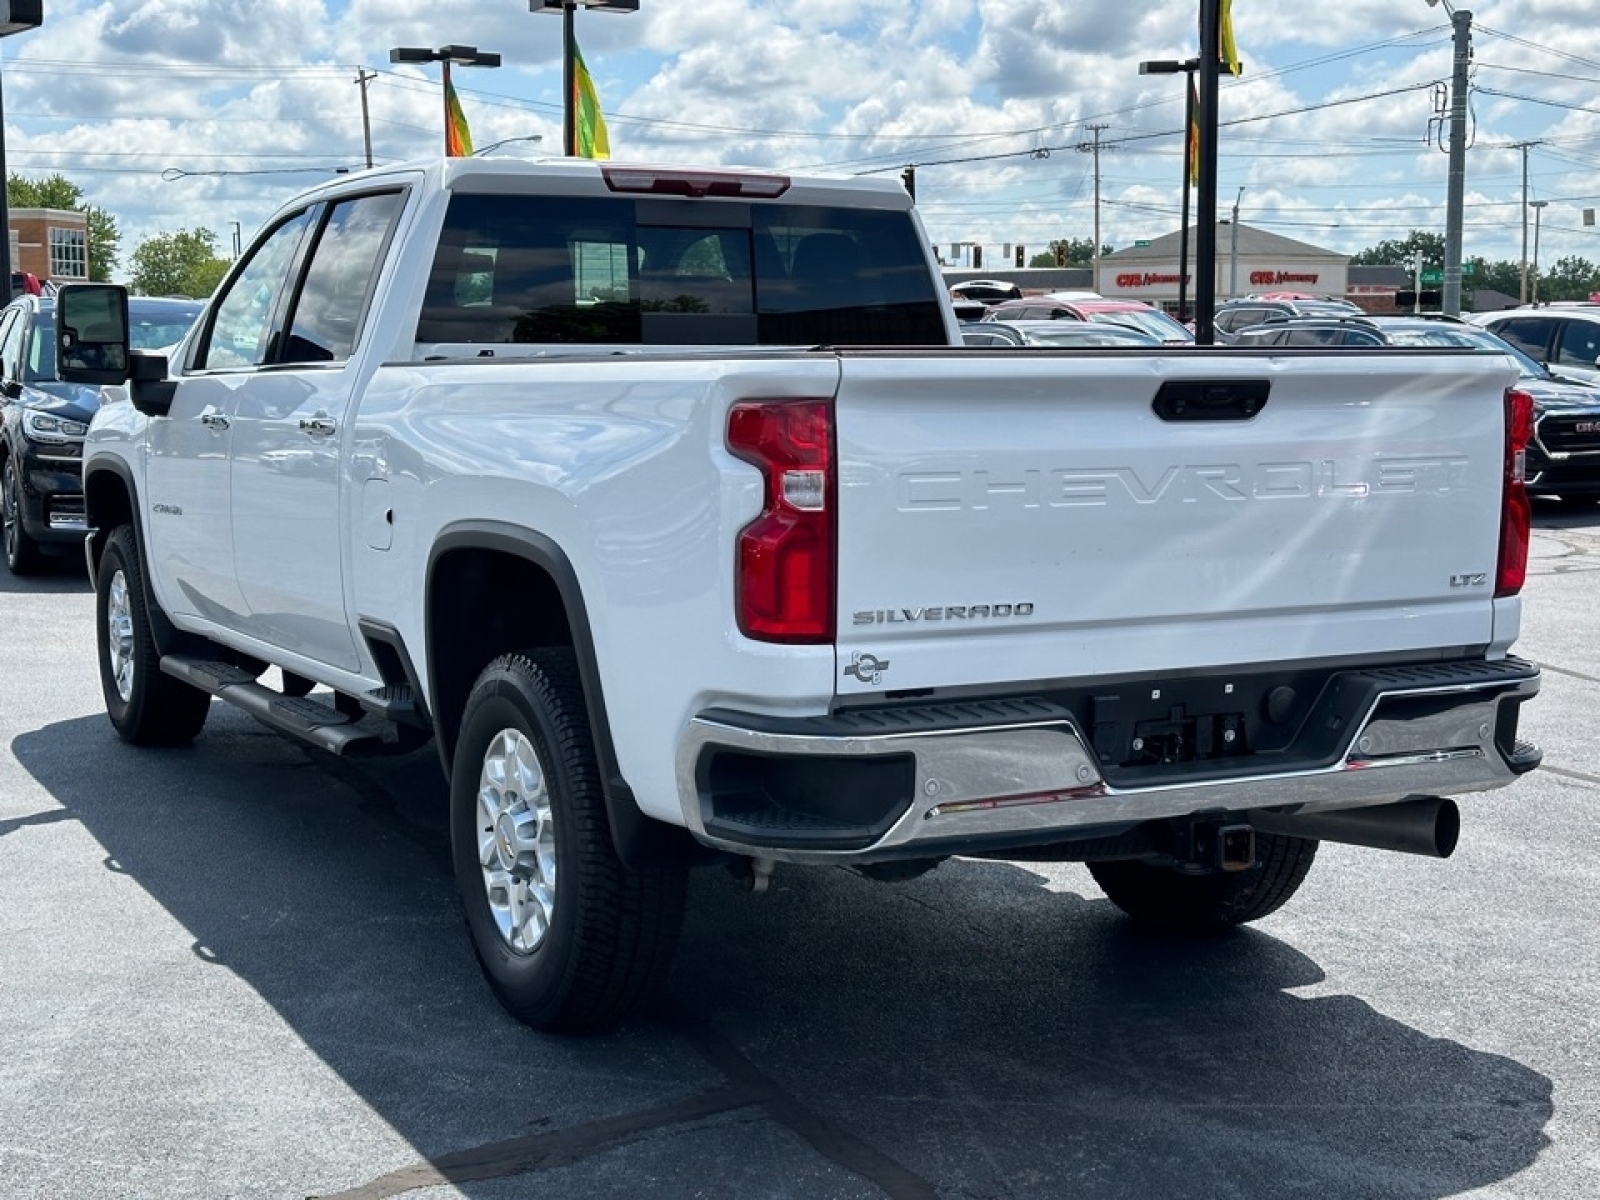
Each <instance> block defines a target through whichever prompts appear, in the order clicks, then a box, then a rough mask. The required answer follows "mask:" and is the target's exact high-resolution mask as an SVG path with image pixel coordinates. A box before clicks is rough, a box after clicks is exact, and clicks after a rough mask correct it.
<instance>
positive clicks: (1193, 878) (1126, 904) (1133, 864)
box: [1089, 832, 1317, 933]
mask: <svg viewBox="0 0 1600 1200" xmlns="http://www.w3.org/2000/svg"><path fill="white" fill-rule="evenodd" d="M1316 856H1317V843H1316V842H1314V841H1312V840H1311V839H1309V838H1298V837H1287V836H1285V835H1283V834H1276V833H1260V832H1257V834H1256V861H1255V864H1254V865H1253V866H1251V867H1249V868H1248V869H1247V870H1243V871H1212V872H1208V873H1206V874H1203V875H1185V874H1180V873H1179V872H1178V871H1176V870H1174V869H1173V868H1172V867H1158V866H1154V865H1152V864H1150V863H1146V862H1140V861H1138V860H1137V859H1119V860H1117V861H1114V862H1092V863H1090V864H1089V874H1091V875H1093V876H1094V881H1095V882H1096V883H1098V884H1099V885H1100V890H1101V891H1103V892H1105V894H1106V897H1107V899H1109V900H1110V901H1111V903H1113V904H1115V905H1116V906H1117V907H1118V908H1120V909H1121V910H1122V911H1123V912H1125V913H1127V914H1128V916H1129V917H1131V918H1132V919H1133V920H1134V921H1136V922H1138V923H1139V924H1141V925H1146V926H1149V927H1151V928H1154V929H1161V930H1165V931H1167V932H1172V933H1211V932H1216V931H1219V930H1222V929H1226V928H1228V927H1229V926H1231V925H1243V924H1245V923H1246V922H1248V921H1258V920H1260V919H1261V918H1262V917H1264V916H1266V915H1267V914H1269V913H1273V912H1276V911H1277V910H1278V909H1280V908H1282V907H1283V905H1284V904H1285V903H1287V902H1288V900H1289V897H1291V896H1293V895H1294V894H1295V892H1297V891H1298V890H1299V889H1300V885H1301V883H1303V882H1304V881H1305V877H1306V872H1307V871H1309V870H1311V863H1312V860H1313V859H1315V858H1316Z"/></svg>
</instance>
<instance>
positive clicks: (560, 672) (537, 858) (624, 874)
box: [450, 650, 687, 1029]
mask: <svg viewBox="0 0 1600 1200" xmlns="http://www.w3.org/2000/svg"><path fill="white" fill-rule="evenodd" d="M450 839H451V851H452V855H453V857H454V862H455V874H456V884H457V887H458V888H459V890H460V893H461V902H462V906H463V910H464V913H465V916H466V921H467V929H468V931H469V933H470V934H471V936H472V945H473V949H474V950H475V951H476V952H477V956H478V961H479V963H481V964H482V966H483V970H484V974H485V975H486V976H487V977H488V980H489V984H490V986H491V987H492V988H493V989H494V991H495V994H496V995H497V996H498V997H499V999H500V1002H501V1003H502V1004H504V1005H505V1007H506V1009H507V1010H508V1011H510V1012H511V1014H512V1015H513V1016H515V1017H516V1018H517V1019H518V1020H521V1021H525V1022H526V1023H528V1024H529V1025H534V1026H537V1027H539V1028H542V1029H593V1028H599V1027H602V1026H607V1025H613V1024H616V1023H617V1022H619V1021H621V1020H622V1019H623V1018H625V1017H626V1016H628V1015H629V1013H631V1012H632V1011H634V1009H636V1008H637V1007H638V1006H639V1005H640V1004H642V1003H643V1002H644V1001H645V1000H646V999H648V998H649V996H650V995H651V993H652V992H654V991H655V990H656V989H657V988H658V987H659V985H660V984H661V983H662V981H663V980H664V979H665V977H666V973H667V969H668V966H669V965H670V963H671V958H672V952H673V950H674V949H675V948H676V945H677V938H678V927H679V925H680V923H681V921H682V917H683V903H684V894H685V890H686V885H687V873H686V872H685V871H684V870H683V869H681V868H672V869H667V870H660V871H649V872H640V871H630V870H628V869H627V868H626V867H624V866H623V864H622V862H621V860H620V859H618V857H617V854H616V850H615V848H614V847H613V846H612V842H611V827H610V823H609V821H608V820H607V817H606V807H605V799H604V796H603V795H602V793H601V787H600V772H599V767H598V764H597V762H596V760H595V752H594V740H593V736H592V734H591V733H590V729H589V720H588V715H587V712H586V709H585V707H584V699H583V689H582V686H581V684H580V683H579V680H578V672H577V666H576V661H575V658H574V656H573V654H572V652H571V651H570V650H537V651H529V652H528V653H526V654H511V655H504V656H502V657H500V658H498V659H496V660H495V661H494V662H492V663H490V664H489V666H488V667H487V668H485V670H484V671H483V673H482V674H481V675H480V676H479V677H478V681H477V683H476V684H475V685H474V686H473V689H472V692H471V694H470V695H469V696H468V698H467V703H466V708H465V710H464V711H463V713H462V718H461V737H460V739H459V741H458V743H457V746H456V753H455V764H454V767H453V769H452V772H451V780H450Z"/></svg>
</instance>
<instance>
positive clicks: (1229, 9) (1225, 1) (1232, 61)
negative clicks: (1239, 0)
mask: <svg viewBox="0 0 1600 1200" xmlns="http://www.w3.org/2000/svg"><path fill="white" fill-rule="evenodd" d="M1217 21H1218V30H1219V33H1220V37H1219V41H1220V42H1221V49H1222V65H1223V66H1224V67H1225V68H1226V69H1227V72H1228V74H1229V75H1239V74H1242V73H1243V72H1244V67H1243V66H1241V65H1240V63H1239V47H1238V44H1237V43H1236V42H1234V40H1233V0H1219V11H1218V14H1217Z"/></svg>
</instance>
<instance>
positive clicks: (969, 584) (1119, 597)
mask: <svg viewBox="0 0 1600 1200" xmlns="http://www.w3.org/2000/svg"><path fill="white" fill-rule="evenodd" d="M1514 379H1515V372H1514V370H1513V368H1512V367H1511V365H1510V363H1509V361H1508V360H1506V359H1502V358H1498V357H1493V356H1481V355H1431V354H1421V353H1410V352H1380V353H1358V352H1350V351H1341V352H1333V353H1328V354H1315V353H1312V354H1288V355H1265V354H1262V355H1245V354H1239V353H1233V352H1226V351H1224V352H1207V351H1186V352H1181V353H1176V354H1169V355H1166V356H1159V355H1154V354H1149V353H1145V354H1131V353H1130V354H1123V353H1119V352H1098V353H1095V354H1092V355H1073V354H1058V353H1054V352H1050V351H1021V352H999V353H985V352H971V351H968V352H956V353H946V354H932V355H926V356H923V355H906V354H897V355H890V354H879V353H873V352H862V353H850V352H845V353H844V354H843V356H842V377H841V383H840V390H839V393H838V398H837V409H836V421H837V437H838V454H839V526H838V528H839V561H838V607H839V612H838V652H839V658H840V661H839V671H840V674H839V691H840V693H841V694H842V695H849V694H851V693H863V692H882V691H887V690H893V691H901V690H906V689H923V688H952V687H968V686H972V687H981V686H983V685H986V684H992V683H1001V682H1004V683H1008V684H1010V685H1012V686H1015V684H1016V683H1017V682H1018V681H1026V680H1039V681H1043V680H1062V679H1073V678H1082V677H1085V676H1090V675H1093V676H1107V675H1110V676H1115V675H1123V674H1142V673H1147V672H1151V671H1161V672H1171V671H1175V670H1185V669H1203V668H1207V667H1218V666H1241V665H1246V664H1271V663H1284V662H1304V661H1306V660H1310V659H1319V658H1329V657H1335V656H1343V655H1356V654H1359V655H1362V656H1364V657H1367V658H1370V657H1372V656H1374V655H1377V654H1383V653H1389V652H1392V653H1397V654H1406V653H1410V652H1420V653H1421V654H1426V653H1428V652H1432V651H1435V650H1438V649H1441V648H1447V647H1454V648H1466V647H1475V646H1483V645H1485V644H1487V643H1488V642H1489V641H1490V639H1491V631H1492V624H1493V603H1492V598H1493V593H1494V584H1495V568H1496V561H1497V556H1498V550H1499V526H1500V507H1501V491H1502V483H1503V474H1504V436H1505V435H1504V422H1505V416H1504V393H1505V389H1506V388H1507V387H1509V386H1511V384H1512V382H1513V381H1514ZM1168 381H1212V382H1224V383H1226V382H1228V381H1234V382H1237V381H1266V382H1267V384H1268V385H1269V387H1270V391H1269V393H1268V399H1267V401H1266V403H1265V405H1264V407H1261V408H1260V410H1259V411H1257V412H1254V413H1253V415H1249V416H1245V415H1243V412H1242V411H1241V412H1237V413H1228V414H1227V416H1226V417H1225V419H1195V418H1196V416H1197V415H1199V413H1198V410H1197V409H1196V408H1195V407H1193V406H1189V407H1186V408H1185V410H1184V411H1183V412H1181V413H1180V412H1173V411H1171V410H1170V409H1169V410H1168V411H1167V412H1166V413H1165V414H1164V415H1163V414H1162V413H1158V411H1157V406H1156V404H1155V403H1154V402H1155V400H1156V398H1157V395H1158V391H1159V390H1160V389H1161V387H1162V385H1163V383H1166V382H1168ZM1257 388H1258V389H1259V384H1257ZM1224 411H1226V405H1224Z"/></svg>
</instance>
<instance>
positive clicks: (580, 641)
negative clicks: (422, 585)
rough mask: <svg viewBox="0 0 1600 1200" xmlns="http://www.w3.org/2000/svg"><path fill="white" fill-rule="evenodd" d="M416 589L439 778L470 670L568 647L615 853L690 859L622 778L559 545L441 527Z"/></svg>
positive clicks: (680, 837)
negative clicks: (422, 610) (422, 590)
mask: <svg viewBox="0 0 1600 1200" xmlns="http://www.w3.org/2000/svg"><path fill="white" fill-rule="evenodd" d="M426 587H427V591H426V595H425V600H426V605H427V608H426V616H425V632H426V637H427V667H426V671H427V676H428V703H429V707H430V708H431V710H432V712H433V718H434V732H435V735H436V737H437V739H438V743H439V754H440V757H441V759H442V760H443V765H444V769H445V773H446V775H447V776H448V775H449V774H450V772H451V770H452V769H453V764H454V759H455V750H456V742H457V738H458V737H459V735H460V728H461V717H462V713H463V712H464V710H465V707H466V703H467V697H468V696H469V695H470V694H471V691H472V686H473V683H474V682H475V681H476V679H477V677H478V674H479V672H481V671H482V670H483V668H484V667H485V666H487V665H488V664H489V663H490V662H493V661H494V660H495V659H496V658H498V657H499V656H501V655H503V654H520V653H523V652H525V651H528V650H531V649H540V648H550V647H563V646H565V647H570V648H571V649H572V651H573V653H574V655H575V657H576V665H577V670H578V678H579V680H580V682H581V684H582V687H583V696H584V704H585V708H586V709H587V712H588V716H589V724H590V728H591V730H592V732H593V736H594V745H595V755H596V758H597V760H598V764H599V767H600V780H601V786H602V788H603V791H604V795H605V801H606V811H607V814H608V816H609V817H610V820H611V833H612V838H613V840H614V841H615V843H616V849H617V853H618V856H619V857H620V858H621V859H622V861H623V862H624V863H625V864H626V865H627V866H628V867H630V868H632V869H636V870H642V869H648V868H650V867H653V866H657V865H664V864H668V863H682V862H685V861H688V860H689V859H691V858H693V857H695V856H696V854H697V846H698V844H697V843H695V842H694V841H693V839H692V838H690V836H689V835H688V833H687V832H685V831H684V830H682V829H679V828H677V827H674V826H669V825H666V824H664V823H662V822H660V821H656V820H654V819H652V818H650V817H647V816H645V815H644V814H643V813H642V812H641V811H640V810H639V806H638V802H637V801H636V800H635V799H634V796H633V791H632V789H631V788H630V787H629V786H628V784H627V781H626V780H625V779H623V777H622V771H621V768H620V766H619V765H618V763H617V755H616V748H615V743H614V742H613V741H612V736H611V726H610V722H609V720H608V718H607V712H606V704H605V693H604V690H603V688H602V686H601V682H600V668H599V662H598V660H597V658H596V656H595V649H594V638H593V634H592V632H591V629H590V625H589V617H588V609H587V607H586V606H585V603H584V597H583V589H582V586H581V585H580V583H579V581H578V575H577V572H576V570H574V568H573V566H572V562H571V560H570V559H569V558H568V557H567V555H566V553H565V552H564V551H563V550H562V549H561V547H560V546H559V545H557V544H556V542H555V541H553V540H552V539H551V538H549V537H546V536H545V535H544V534H541V533H537V532H535V531H533V530H529V529H523V528H520V527H518V526H515V525H510V524H507V523H504V522H498V521H471V522H462V523H458V524H455V525H451V526H448V527H447V528H446V529H444V530H443V531H442V532H441V534H440V535H439V537H438V539H437V540H436V541H435V542H434V545H433V549H432V550H431V552H430V553H429V556H428V573H427V584H426ZM508 597H510V598H514V601H515V602H514V603H511V604H508V603H507V602H506V601H507V598H508Z"/></svg>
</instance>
